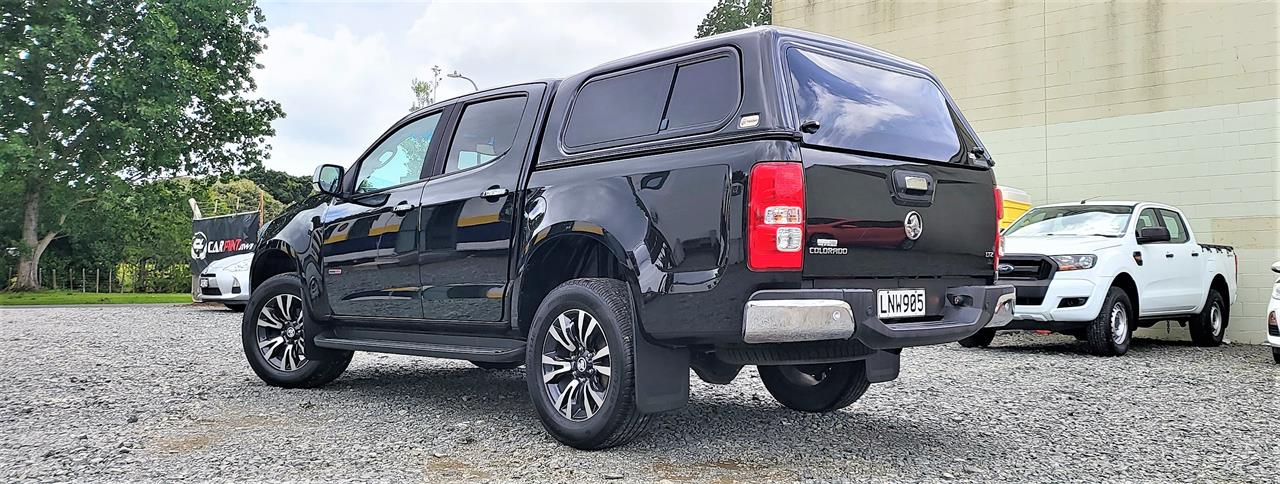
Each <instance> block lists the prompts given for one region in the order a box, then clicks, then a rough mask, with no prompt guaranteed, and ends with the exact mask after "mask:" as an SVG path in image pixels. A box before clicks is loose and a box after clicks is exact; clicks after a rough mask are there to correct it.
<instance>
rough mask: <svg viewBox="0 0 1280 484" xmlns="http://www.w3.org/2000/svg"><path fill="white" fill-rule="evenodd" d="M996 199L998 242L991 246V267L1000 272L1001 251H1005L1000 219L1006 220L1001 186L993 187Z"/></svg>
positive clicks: (997, 272)
mask: <svg viewBox="0 0 1280 484" xmlns="http://www.w3.org/2000/svg"><path fill="white" fill-rule="evenodd" d="M992 193H994V194H995V195H994V196H995V201H996V242H995V247H992V248H991V268H992V269H994V270H995V271H996V274H999V273H1000V253H1001V252H1004V235H1001V234H1000V221H1001V220H1004V194H1003V193H1000V187H995V188H994V189H992Z"/></svg>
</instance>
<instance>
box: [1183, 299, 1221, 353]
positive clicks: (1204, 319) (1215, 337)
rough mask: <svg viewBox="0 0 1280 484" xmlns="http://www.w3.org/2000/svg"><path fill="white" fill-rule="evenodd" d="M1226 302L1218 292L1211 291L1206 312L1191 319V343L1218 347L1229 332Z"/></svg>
mask: <svg viewBox="0 0 1280 484" xmlns="http://www.w3.org/2000/svg"><path fill="white" fill-rule="evenodd" d="M1226 307H1227V305H1226V302H1224V301H1223V300H1222V295H1221V294H1218V291H1214V290H1210V291H1209V297H1208V298H1206V299H1205V302H1204V310H1202V311H1200V314H1197V315H1196V317H1194V318H1191V341H1193V342H1195V344H1196V346H1218V345H1220V344H1222V336H1223V335H1224V334H1226V332H1227V310H1226Z"/></svg>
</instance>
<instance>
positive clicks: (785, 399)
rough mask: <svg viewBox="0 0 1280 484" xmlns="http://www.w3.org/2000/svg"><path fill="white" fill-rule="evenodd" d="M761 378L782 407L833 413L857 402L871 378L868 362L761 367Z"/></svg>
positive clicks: (869, 384) (869, 383) (868, 385)
mask: <svg viewBox="0 0 1280 484" xmlns="http://www.w3.org/2000/svg"><path fill="white" fill-rule="evenodd" d="M759 370H760V381H762V382H764V388H765V389H766V390H768V391H769V394H770V395H773V399H774V400H777V401H778V403H781V404H782V405H783V406H785V407H787V408H790V409H792V410H799V411H801V412H815V413H818V412H834V411H836V410H840V409H842V408H844V407H847V406H849V405H852V404H853V402H856V401H858V399H859V398H861V397H862V394H863V393H866V392H867V387H870V386H871V381H870V380H868V379H867V367H866V362H865V361H862V360H859V361H846V362H841V363H823V364H816V365H778V366H761V367H759Z"/></svg>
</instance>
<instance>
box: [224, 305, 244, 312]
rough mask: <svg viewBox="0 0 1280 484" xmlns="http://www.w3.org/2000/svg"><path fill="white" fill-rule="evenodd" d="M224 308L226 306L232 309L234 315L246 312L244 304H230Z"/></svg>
mask: <svg viewBox="0 0 1280 484" xmlns="http://www.w3.org/2000/svg"><path fill="white" fill-rule="evenodd" d="M223 306H226V307H227V309H230V310H231V312H233V313H243V312H244V308H245V305H244V304H230V303H228V304H223Z"/></svg>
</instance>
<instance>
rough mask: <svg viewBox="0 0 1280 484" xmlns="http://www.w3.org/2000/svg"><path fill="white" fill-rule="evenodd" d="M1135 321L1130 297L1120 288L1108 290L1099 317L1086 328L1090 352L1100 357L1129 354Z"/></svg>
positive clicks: (1086, 338) (1086, 342) (1086, 340)
mask: <svg viewBox="0 0 1280 484" xmlns="http://www.w3.org/2000/svg"><path fill="white" fill-rule="evenodd" d="M1118 318H1119V319H1118ZM1135 319H1136V315H1135V314H1134V313H1133V304H1132V303H1131V302H1129V295H1128V294H1125V292H1124V290H1123V289H1120V288H1118V287H1113V288H1111V289H1110V290H1108V291H1107V297H1106V299H1105V300H1103V303H1102V310H1100V311H1098V317H1096V318H1094V319H1093V321H1090V322H1089V324H1088V327H1087V328H1085V344H1086V346H1088V348H1089V352H1090V353H1093V354H1095V355H1099V356H1120V355H1123V354H1125V353H1126V352H1128V351H1129V343H1130V342H1132V341H1133V328H1134V326H1133V324H1134V322H1135Z"/></svg>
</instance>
